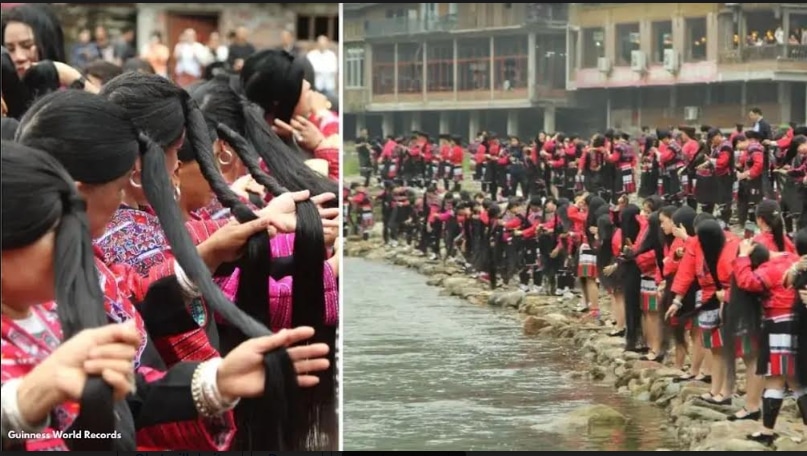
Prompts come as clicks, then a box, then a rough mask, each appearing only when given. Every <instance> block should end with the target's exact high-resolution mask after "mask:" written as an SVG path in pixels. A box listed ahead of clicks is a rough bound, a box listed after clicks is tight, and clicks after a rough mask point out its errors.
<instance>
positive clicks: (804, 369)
mask: <svg viewBox="0 0 807 456" xmlns="http://www.w3.org/2000/svg"><path fill="white" fill-rule="evenodd" d="M795 241H796V242H795V244H796V252H797V253H798V254H799V255H801V256H804V255H807V228H802V229H800V230H799V231H798V232H796V238H795ZM793 288H795V289H796V300H795V302H794V303H793V314H794V315H795V317H796V336H797V337H796V339H797V340H796V344H798V345H797V346H796V347H795V349H796V379H797V380H798V383H799V385H807V305H805V304H804V303H803V302H801V297H800V296H799V293H798V291H799V290H803V289H804V288H807V272H801V273H799V275H798V276H797V277H796V279H795V280H794V283H793Z"/></svg>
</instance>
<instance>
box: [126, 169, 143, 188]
mask: <svg viewBox="0 0 807 456" xmlns="http://www.w3.org/2000/svg"><path fill="white" fill-rule="evenodd" d="M134 176H135V173H132V174H130V175H129V185H131V186H132V187H134V188H140V187H142V186H143V184H138V183H137V182H135V180H134Z"/></svg>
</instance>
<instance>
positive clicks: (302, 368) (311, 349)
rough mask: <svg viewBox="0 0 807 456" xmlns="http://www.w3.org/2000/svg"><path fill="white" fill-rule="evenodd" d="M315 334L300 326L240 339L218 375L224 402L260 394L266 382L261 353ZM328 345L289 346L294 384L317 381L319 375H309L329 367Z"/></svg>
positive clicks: (224, 360)
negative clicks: (295, 374) (264, 335)
mask: <svg viewBox="0 0 807 456" xmlns="http://www.w3.org/2000/svg"><path fill="white" fill-rule="evenodd" d="M313 336H314V328H311V327H308V326H302V327H299V328H294V329H282V330H280V331H279V332H278V333H276V334H273V335H271V336H266V337H256V338H254V339H249V340H247V341H246V342H243V343H242V344H241V345H239V346H237V347H236V348H235V349H234V350H233V351H231V352H230V353H229V354H228V355H227V356H226V357H224V359H223V360H222V362H221V365H220V366H219V370H218V375H217V384H218V388H219V393H220V394H221V396H222V399H224V400H225V401H227V402H231V401H234V400H235V399H237V398H242V397H256V396H260V395H262V394H263V392H264V391H263V388H264V384H265V383H266V371H265V369H264V364H263V358H264V354H266V353H267V352H270V351H272V350H276V349H278V348H281V347H289V346H291V345H294V344H296V343H299V342H303V341H305V340H308V339H310V338H311V337H313ZM329 350H330V348H329V347H328V345H327V344H312V345H304V346H299V347H294V348H289V349H288V353H289V357H290V358H291V360H292V362H293V363H294V369H295V371H296V372H297V383H298V384H299V385H300V386H301V387H311V386H315V385H316V384H317V383H319V378H318V377H316V376H315V375H310V374H311V373H314V372H319V371H323V370H325V369H327V368H328V367H329V366H330V363H329V362H328V359H327V358H325V356H326V355H327V354H328V351H329Z"/></svg>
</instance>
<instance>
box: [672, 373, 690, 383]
mask: <svg viewBox="0 0 807 456" xmlns="http://www.w3.org/2000/svg"><path fill="white" fill-rule="evenodd" d="M694 380H695V376H694V375H692V374H684V375H682V376H680V377H675V378H674V379H673V380H672V382H673V383H684V382H691V381H694Z"/></svg>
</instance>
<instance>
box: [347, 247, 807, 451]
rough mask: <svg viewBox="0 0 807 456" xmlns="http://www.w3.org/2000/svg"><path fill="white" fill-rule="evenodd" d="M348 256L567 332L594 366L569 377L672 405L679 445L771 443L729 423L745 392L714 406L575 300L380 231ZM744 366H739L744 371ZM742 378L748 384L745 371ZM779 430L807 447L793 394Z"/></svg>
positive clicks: (565, 426)
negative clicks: (483, 278) (440, 256)
mask: <svg viewBox="0 0 807 456" xmlns="http://www.w3.org/2000/svg"><path fill="white" fill-rule="evenodd" d="M345 255H347V256H354V257H362V258H364V259H367V260H372V261H386V262H389V263H392V264H395V265H398V266H402V267H407V268H410V269H414V270H417V271H418V272H420V273H421V274H423V275H424V276H426V281H427V283H428V284H429V285H432V286H436V287H441V289H442V291H441V292H442V293H444V294H446V295H450V296H456V297H458V298H461V299H464V300H466V301H468V302H469V303H471V304H475V305H489V306H496V307H505V308H510V309H512V311H513V312H514V313H516V312H517V313H518V316H519V318H520V320H521V321H522V324H523V331H524V334H526V335H528V336H532V337H546V338H553V339H564V340H565V341H566V342H567V343H569V344H573V345H574V346H575V347H577V348H578V349H579V351H580V356H581V357H582V358H583V359H584V360H585V361H586V362H585V363H584V365H586V366H588V367H587V368H586V369H585V371H581V372H570V373H567V374H566V375H567V376H569V377H576V378H583V379H586V380H588V381H597V382H608V383H609V384H612V385H613V386H614V388H615V389H616V390H617V391H618V392H619V393H620V394H626V395H631V396H632V397H634V398H635V399H636V400H639V401H645V402H648V403H652V404H654V405H655V406H658V407H661V408H663V409H665V410H666V412H667V414H668V417H669V426H668V428H667V429H666V431H669V432H672V433H674V434H675V435H676V436H677V438H678V439H679V441H680V442H681V448H683V449H690V450H701V451H702V450H713V451H714V450H718V451H764V450H766V449H768V448H766V447H764V446H763V445H761V444H758V443H756V442H751V441H748V440H746V439H745V435H746V434H748V433H750V432H753V431H756V430H758V429H757V426H758V423H756V422H747V421H741V422H730V421H727V420H726V417H727V416H728V415H729V414H732V413H734V412H735V411H737V410H739V409H740V408H741V407H742V406H743V403H742V399H740V398H735V400H734V404H733V405H732V406H715V405H711V404H708V403H705V402H703V401H701V400H699V399H698V396H700V395H701V394H703V393H705V392H707V391H708V385H706V384H704V383H699V382H689V383H674V382H673V379H674V378H676V377H678V376H679V375H681V374H682V372H681V371H679V370H676V369H673V368H672V367H670V366H669V364H668V363H665V364H664V365H662V364H659V363H656V362H651V361H641V360H639V359H638V355H636V354H633V353H624V352H623V350H622V346H623V340H622V339H620V338H613V337H608V335H607V332H608V331H609V330H610V329H609V328H606V327H605V326H600V325H597V324H595V323H594V322H593V321H591V320H590V319H586V318H581V317H580V316H578V315H576V314H575V313H574V312H573V308H574V306H575V305H576V304H577V302H576V300H574V299H571V300H570V299H564V298H557V297H551V296H539V295H534V294H526V293H524V292H522V291H520V290H518V289H514V288H512V287H511V288H505V289H502V290H496V291H495V292H493V291H491V290H490V289H489V287H488V286H487V284H485V283H482V282H480V281H479V280H476V279H474V278H471V277H468V276H467V275H466V274H464V273H463V272H462V271H461V270H460V268H459V267H457V266H454V265H453V264H444V263H442V262H438V261H430V260H429V259H428V258H426V257H424V256H422V255H420V252H416V251H414V250H412V249H410V248H409V247H406V246H403V247H396V248H392V247H385V246H384V245H383V243H382V242H381V241H380V240H379V239H376V238H371V239H370V240H369V241H362V240H360V239H356V238H350V239H348V240H347V242H346V243H345ZM608 304H609V303H608V302H607V301H606V302H604V303H603V305H602V308H603V312H602V313H603V318H607V317H608V310H607V309H608ZM743 370H744V369H740V371H743ZM738 377H739V378H738V384H739V386H740V389H741V390H742V388H743V386H744V383H745V382H744V378H743V374H741V373H740V374H738ZM629 419H630V418H629V417H625V416H622V415H621V414H620V413H619V412H617V411H616V410H613V409H611V408H610V407H607V406H604V405H595V406H590V407H585V408H583V409H580V410H577V411H575V412H574V413H572V414H570V415H569V416H568V417H567V419H565V420H559V422H558V423H555V424H554V426H553V428H555V429H556V430H557V431H558V432H580V431H581V430H582V431H584V432H595V431H596V430H597V429H602V428H607V427H614V426H624V425H625V423H626V422H627V421H628V420H629ZM776 428H777V432H778V434H779V435H780V437H779V439H777V441H776V443H775V448H776V450H778V451H807V428H806V427H805V426H804V424H803V423H802V422H801V418H800V417H799V414H798V410H797V408H796V404H795V401H794V400H792V399H790V400H787V401H786V402H785V404H784V406H783V409H782V413H781V415H780V417H779V421H778V422H777V426H776Z"/></svg>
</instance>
